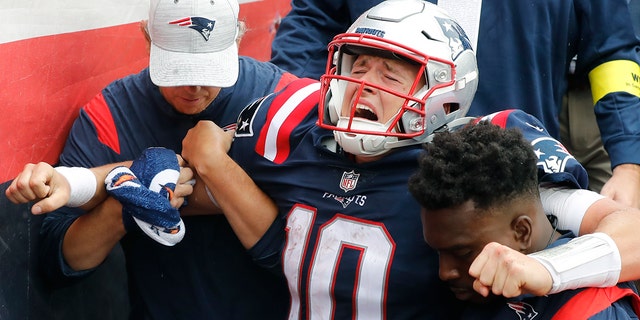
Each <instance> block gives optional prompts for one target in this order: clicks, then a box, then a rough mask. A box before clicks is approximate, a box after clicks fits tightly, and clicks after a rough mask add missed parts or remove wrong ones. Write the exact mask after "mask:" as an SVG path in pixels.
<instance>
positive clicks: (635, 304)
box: [461, 232, 640, 320]
mask: <svg viewBox="0 0 640 320" xmlns="http://www.w3.org/2000/svg"><path fill="white" fill-rule="evenodd" d="M573 237H574V235H573V233H571V232H567V233H565V234H563V236H562V237H561V238H559V239H558V240H557V241H555V242H554V243H552V244H551V245H550V247H555V246H558V245H560V244H563V243H566V242H568V241H569V240H571V238H573ZM634 310H635V311H634ZM637 311H638V312H640V299H639V298H638V295H637V292H636V288H635V287H634V286H633V284H631V283H628V282H624V283H619V284H618V285H617V286H614V287H610V288H582V289H576V290H567V291H562V292H559V293H556V294H552V295H546V296H540V297H537V296H531V295H522V296H519V297H516V298H510V299H503V298H501V297H495V301H493V302H491V303H486V304H478V305H472V304H470V305H468V306H467V307H466V308H465V311H464V312H463V315H462V317H461V319H465V320H473V319H478V320H480V319H483V320H490V319H495V320H508V319H513V320H521V319H536V320H538V319H540V320H544V319H555V320H574V319H585V320H586V319H590V320H611V319H638V316H637V314H636V313H635V312H637Z"/></svg>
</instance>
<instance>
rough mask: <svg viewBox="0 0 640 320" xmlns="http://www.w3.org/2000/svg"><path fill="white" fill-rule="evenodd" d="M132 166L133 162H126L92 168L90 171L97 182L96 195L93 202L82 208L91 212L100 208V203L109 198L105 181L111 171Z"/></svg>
mask: <svg viewBox="0 0 640 320" xmlns="http://www.w3.org/2000/svg"><path fill="white" fill-rule="evenodd" d="M130 165H131V161H125V162H120V163H111V164H106V165H103V166H100V167H95V168H91V169H90V170H91V172H92V173H93V175H94V176H95V178H96V181H97V186H96V190H95V194H94V195H93V197H92V198H91V200H89V201H88V202H87V203H85V204H84V205H82V206H81V207H80V208H82V209H83V210H86V211H89V210H91V209H93V208H95V207H96V206H98V205H99V204H100V203H102V202H103V201H104V200H105V199H106V198H107V191H106V189H105V187H104V179H105V178H106V177H107V175H108V174H109V171H111V169H113V168H115V167H117V166H127V167H129V166H130Z"/></svg>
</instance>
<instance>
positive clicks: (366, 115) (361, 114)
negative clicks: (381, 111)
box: [353, 105, 378, 121]
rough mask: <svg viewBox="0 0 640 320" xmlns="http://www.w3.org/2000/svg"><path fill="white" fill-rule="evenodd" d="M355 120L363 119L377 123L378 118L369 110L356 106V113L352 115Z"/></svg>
mask: <svg viewBox="0 0 640 320" xmlns="http://www.w3.org/2000/svg"><path fill="white" fill-rule="evenodd" d="M353 116H354V117H356V118H363V119H367V120H371V121H378V116H377V115H376V114H375V113H374V112H373V110H371V109H370V108H367V107H365V106H360V105H358V106H357V107H356V112H355V113H354V114H353Z"/></svg>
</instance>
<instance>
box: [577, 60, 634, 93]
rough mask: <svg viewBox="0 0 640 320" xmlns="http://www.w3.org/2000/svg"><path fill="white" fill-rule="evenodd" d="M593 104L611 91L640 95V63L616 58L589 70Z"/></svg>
mask: <svg viewBox="0 0 640 320" xmlns="http://www.w3.org/2000/svg"><path fill="white" fill-rule="evenodd" d="M589 82H590V83H591V95H592V96H593V104H596V103H597V102H598V101H600V99H602V97H604V96H606V95H607V94H609V93H611V92H628V93H630V94H632V95H634V96H636V97H640V65H638V64H637V63H636V62H635V61H630V60H616V61H609V62H606V63H603V64H601V65H599V66H597V67H596V68H595V69H593V70H591V72H589Z"/></svg>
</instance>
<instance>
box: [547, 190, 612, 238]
mask: <svg viewBox="0 0 640 320" xmlns="http://www.w3.org/2000/svg"><path fill="white" fill-rule="evenodd" d="M602 198H604V196H603V195H601V194H598V193H596V192H593V191H589V190H584V189H566V188H545V187H540V200H542V207H543V208H544V212H545V213H546V214H551V215H554V216H556V217H557V218H558V222H557V223H558V225H557V227H558V229H560V230H571V231H572V232H573V233H574V234H576V235H579V234H580V225H581V224H582V218H584V215H585V213H586V212H587V209H589V207H590V206H591V205H592V204H593V203H595V202H596V201H598V200H600V199H602Z"/></svg>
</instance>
